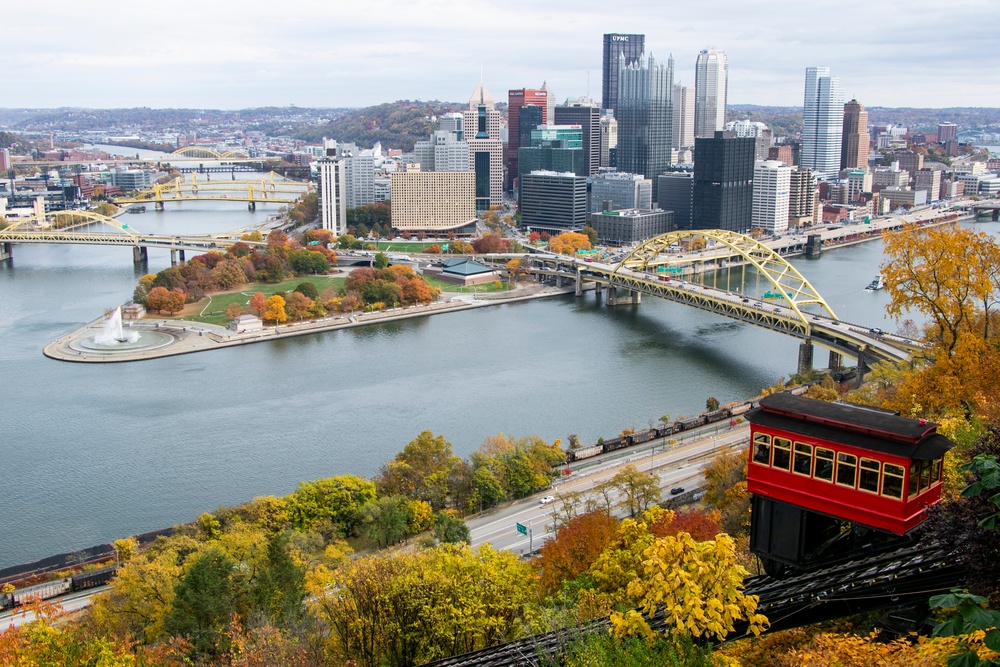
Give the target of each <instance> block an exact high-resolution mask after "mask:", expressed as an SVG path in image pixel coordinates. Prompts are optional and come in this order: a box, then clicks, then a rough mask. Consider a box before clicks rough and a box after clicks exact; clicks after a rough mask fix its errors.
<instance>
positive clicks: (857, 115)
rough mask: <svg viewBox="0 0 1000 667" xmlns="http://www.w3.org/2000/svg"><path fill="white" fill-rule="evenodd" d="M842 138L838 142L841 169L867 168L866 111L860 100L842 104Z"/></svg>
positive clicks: (868, 137)
mask: <svg viewBox="0 0 1000 667" xmlns="http://www.w3.org/2000/svg"><path fill="white" fill-rule="evenodd" d="M843 136H844V138H843V140H842V141H841V143H840V168H841V169H865V170H867V169H868V144H869V143H870V142H871V135H869V134H868V112H867V111H865V107H864V105H863V104H861V102H858V101H857V100H851V101H850V102H848V103H847V104H845V105H844V135H843Z"/></svg>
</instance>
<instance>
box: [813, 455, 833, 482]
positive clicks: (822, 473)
mask: <svg viewBox="0 0 1000 667" xmlns="http://www.w3.org/2000/svg"><path fill="white" fill-rule="evenodd" d="M814 476H815V477H816V479H822V480H825V481H827V482H832V481H833V450H832V449H823V448H822V447H817V448H816V473H815V475H814Z"/></svg>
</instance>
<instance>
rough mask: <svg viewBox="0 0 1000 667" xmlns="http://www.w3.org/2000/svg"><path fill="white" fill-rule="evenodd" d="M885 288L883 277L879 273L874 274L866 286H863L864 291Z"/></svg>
mask: <svg viewBox="0 0 1000 667" xmlns="http://www.w3.org/2000/svg"><path fill="white" fill-rule="evenodd" d="M883 288H885V278H883V277H882V276H881V275H877V276H875V279H874V280H872V281H871V282H870V283H868V287H866V288H865V291H866V292H875V291H877V290H880V289H883Z"/></svg>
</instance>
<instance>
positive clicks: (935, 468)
mask: <svg viewBox="0 0 1000 667" xmlns="http://www.w3.org/2000/svg"><path fill="white" fill-rule="evenodd" d="M943 460H944V459H934V460H933V461H932V462H931V466H932V467H931V484H936V483H937V482H940V481H941V462H942V461H943Z"/></svg>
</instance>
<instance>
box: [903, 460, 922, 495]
mask: <svg viewBox="0 0 1000 667" xmlns="http://www.w3.org/2000/svg"><path fill="white" fill-rule="evenodd" d="M919 479H920V464H919V463H917V462H916V461H914V462H913V463H911V464H910V483H909V484H907V490H906V492H907V494H908V495H909V496H910V498H912V497H913V496H915V495H917V481H918V480H919Z"/></svg>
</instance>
